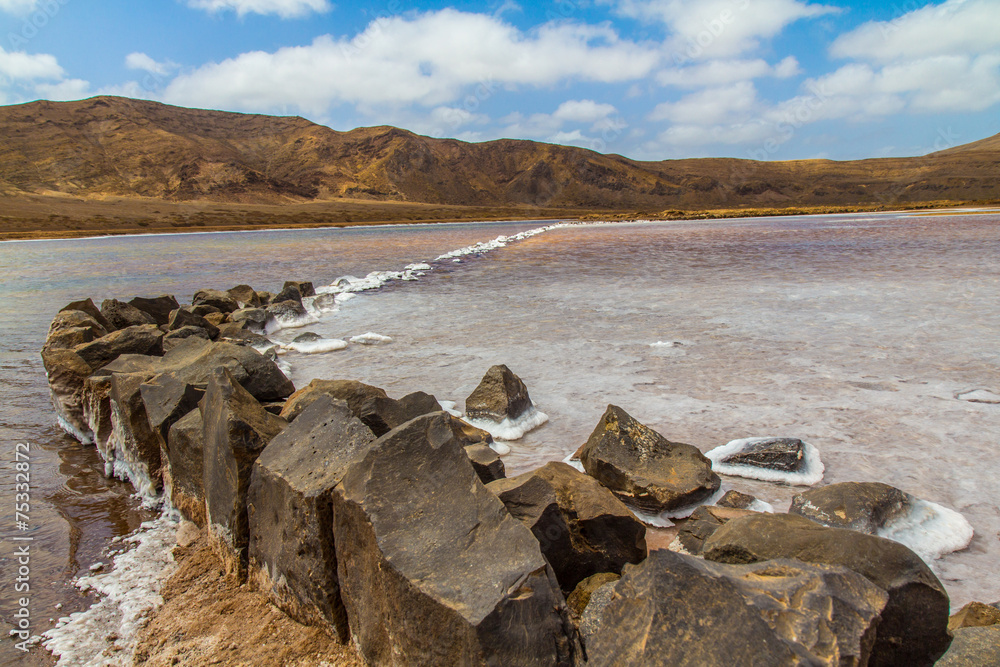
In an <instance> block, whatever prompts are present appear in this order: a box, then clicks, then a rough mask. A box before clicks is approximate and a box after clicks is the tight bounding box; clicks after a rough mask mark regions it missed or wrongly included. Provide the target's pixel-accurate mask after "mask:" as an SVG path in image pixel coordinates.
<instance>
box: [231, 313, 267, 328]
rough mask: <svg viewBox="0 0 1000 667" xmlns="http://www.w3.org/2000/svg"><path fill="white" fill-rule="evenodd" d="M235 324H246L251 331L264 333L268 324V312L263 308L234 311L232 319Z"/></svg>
mask: <svg viewBox="0 0 1000 667" xmlns="http://www.w3.org/2000/svg"><path fill="white" fill-rule="evenodd" d="M230 319H231V320H232V321H233V322H237V323H241V322H242V323H244V326H246V327H247V328H249V329H253V330H256V331H263V330H264V325H265V324H267V311H266V310H265V309H263V308H241V309H240V310H236V311H233V314H232V316H231V318H230Z"/></svg>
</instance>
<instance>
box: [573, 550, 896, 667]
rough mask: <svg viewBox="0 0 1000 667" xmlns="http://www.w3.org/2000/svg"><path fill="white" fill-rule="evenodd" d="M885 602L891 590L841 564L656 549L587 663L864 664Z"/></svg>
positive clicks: (607, 613)
mask: <svg viewBox="0 0 1000 667" xmlns="http://www.w3.org/2000/svg"><path fill="white" fill-rule="evenodd" d="M885 604H886V594H885V592H884V591H882V590H881V589H880V588H879V587H878V586H876V585H874V584H872V583H871V582H869V581H868V580H866V579H865V578H864V577H862V576H860V575H858V574H857V573H855V572H852V571H850V570H848V569H847V568H843V567H832V566H827V565H810V564H806V563H801V562H796V561H791V560H775V561H770V562H767V563H759V564H755V565H724V564H720V563H713V562H710V561H704V560H701V559H699V558H694V557H692V556H686V555H683V554H677V553H673V552H670V551H665V550H660V551H655V552H653V553H652V554H650V556H649V558H648V559H646V560H645V561H644V562H643V563H641V564H639V565H630V566H628V567H626V568H625V571H624V572H623V573H622V578H621V579H620V580H619V581H618V582H617V583H616V584H614V588H613V594H612V595H611V600H610V601H609V602H608V604H607V605H606V606H605V607H604V609H603V610H602V612H601V615H600V621H599V623H598V626H597V628H596V630H595V631H594V632H593V634H592V635H591V636H590V637H589V639H588V641H587V656H588V663H587V664H588V665H597V666H601V665H699V666H704V667H716V666H718V667H732V666H733V665H817V666H818V665H826V666H829V667H839V666H840V665H864V664H866V662H867V660H868V658H869V655H870V653H871V649H872V642H873V640H874V638H875V629H876V627H877V626H878V624H879V618H880V613H881V612H882V610H883V608H884V606H885Z"/></svg>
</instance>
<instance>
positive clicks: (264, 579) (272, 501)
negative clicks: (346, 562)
mask: <svg viewBox="0 0 1000 667" xmlns="http://www.w3.org/2000/svg"><path fill="white" fill-rule="evenodd" d="M373 442H375V436H374V435H373V434H372V432H371V429H369V428H368V427H367V426H365V425H364V424H362V423H361V421H360V420H359V419H358V418H357V417H355V416H354V414H353V413H352V412H351V410H350V408H348V407H347V403H345V402H344V401H341V400H338V399H335V398H331V397H329V396H321V397H320V398H319V399H318V400H316V401H315V402H313V403H312V404H311V405H310V406H309V407H308V408H306V409H305V410H304V411H303V412H302V414H301V415H299V418H298V419H296V420H295V421H294V422H292V423H291V424H290V425H289V426H288V428H286V429H285V430H283V431H282V432H281V433H279V434H278V435H277V436H275V438H274V439H273V440H272V441H271V443H270V444H269V445H268V446H267V447H266V448H265V449H264V451H263V452H262V453H261V455H260V456H259V457H258V458H257V461H256V462H255V463H254V469H253V476H252V479H251V482H250V489H249V492H248V495H247V507H248V512H249V522H250V543H249V557H250V580H251V581H253V582H254V583H255V585H256V586H257V588H259V589H260V590H262V591H265V592H266V593H267V594H268V595H269V596H270V598H271V600H272V601H273V602H274V603H275V604H276V605H277V606H278V607H280V608H281V609H283V610H284V611H285V612H286V613H287V614H288V615H289V616H291V617H292V618H294V619H295V620H297V621H299V622H300V623H304V624H306V625H315V626H320V627H323V628H325V629H327V630H328V631H329V632H330V634H332V635H333V636H335V637H338V638H339V639H340V640H341V641H346V640H347V637H348V632H349V628H348V624H347V615H346V612H345V611H344V605H343V602H342V601H341V599H340V585H339V582H338V579H337V549H336V545H335V544H334V540H333V489H334V487H336V485H337V484H338V483H339V482H340V480H341V478H342V477H343V475H344V471H345V470H346V469H347V467H348V466H349V465H350V464H351V463H352V462H354V460H355V459H357V458H358V457H359V456H363V455H364V454H365V453H366V452H367V451H368V449H369V448H370V446H371V444H372V443H373Z"/></svg>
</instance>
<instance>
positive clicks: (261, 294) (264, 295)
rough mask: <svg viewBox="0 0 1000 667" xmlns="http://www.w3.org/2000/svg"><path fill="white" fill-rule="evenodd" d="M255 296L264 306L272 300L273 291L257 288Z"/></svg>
mask: <svg viewBox="0 0 1000 667" xmlns="http://www.w3.org/2000/svg"><path fill="white" fill-rule="evenodd" d="M257 298H258V299H259V300H260V305H261V306H266V305H268V304H269V303H271V301H272V300H274V293H273V292H268V291H266V290H257Z"/></svg>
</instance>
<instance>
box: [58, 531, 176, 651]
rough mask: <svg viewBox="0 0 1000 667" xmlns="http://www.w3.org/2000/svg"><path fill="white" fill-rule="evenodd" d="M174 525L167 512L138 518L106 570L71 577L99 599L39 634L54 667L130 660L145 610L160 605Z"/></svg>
mask: <svg viewBox="0 0 1000 667" xmlns="http://www.w3.org/2000/svg"><path fill="white" fill-rule="evenodd" d="M177 525H178V524H177V520H176V519H175V518H173V517H171V516H170V515H168V514H164V515H163V516H162V517H160V518H159V519H157V520H155V521H147V522H145V523H143V524H142V526H141V528H140V529H139V530H138V531H137V532H136V533H134V534H133V535H131V536H129V537H127V538H125V539H124V540H123V541H122V543H123V544H124V545H125V546H126V551H124V552H122V553H119V554H118V555H116V556H115V557H114V567H113V569H112V570H111V571H109V572H107V573H105V574H95V575H91V576H85V577H80V578H79V579H77V580H76V582H75V583H76V586H77V587H78V588H79V589H80V590H82V591H93V592H95V593H97V594H98V595H99V596H100V599H99V600H98V601H97V602H95V603H94V604H93V605H92V606H91V607H90V608H89V609H87V610H85V611H81V612H77V613H75V614H71V615H70V616H68V617H65V618H61V619H59V622H58V623H57V624H56V627H54V628H52V629H51V630H49V631H48V632H45V633H44V634H43V641H42V645H43V646H44V647H45V648H46V649H48V650H49V651H51V652H52V654H53V655H55V656H56V657H57V658H58V659H59V661H58V663H57V665H58V666H59V667H98V666H101V667H104V666H110V665H114V666H117V665H121V666H122V667H126V666H129V665H131V664H132V650H133V648H134V645H135V641H136V635H137V633H138V631H139V630H140V629H141V628H142V627H143V625H144V624H145V621H146V618H147V617H148V615H149V613H150V612H151V611H153V610H154V609H156V608H157V607H158V606H160V605H161V604H163V598H161V597H160V593H159V591H160V586H161V584H162V582H163V581H164V580H166V578H167V577H169V576H170V575H171V574H172V573H173V571H174V569H175V567H176V565H175V563H174V559H173V554H172V551H171V547H172V546H173V544H174V542H175V539H176V534H177Z"/></svg>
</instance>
